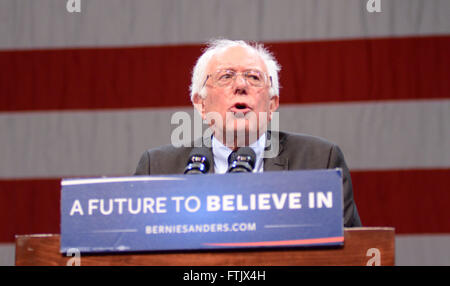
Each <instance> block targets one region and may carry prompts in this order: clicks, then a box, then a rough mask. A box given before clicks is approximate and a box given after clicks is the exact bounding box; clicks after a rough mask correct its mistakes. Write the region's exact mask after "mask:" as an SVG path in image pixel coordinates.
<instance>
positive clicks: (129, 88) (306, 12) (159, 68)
mask: <svg viewBox="0 0 450 286" xmlns="http://www.w3.org/2000/svg"><path fill="white" fill-rule="evenodd" d="M367 2H368V1H367V0H276V1H272V0H264V1H263V0H261V1H260V0H247V1H243V0H231V1H220V0H189V1H181V0H180V1H178V0H151V1H150V0H81V1H80V3H81V12H73V13H69V12H68V11H67V9H66V8H67V5H66V4H67V0H0V264H13V263H14V244H13V243H14V235H16V234H31V233H59V232H60V225H59V224H60V217H59V216H60V214H59V206H60V202H59V200H60V180H61V178H68V177H83V176H89V177H94V176H125V175H131V174H133V172H134V170H135V167H136V165H137V162H138V160H139V157H140V155H141V154H142V152H143V151H144V150H146V149H148V148H151V147H157V146H160V145H164V144H169V143H170V136H171V132H172V130H173V129H174V127H175V126H174V125H172V124H171V115H172V114H173V113H174V112H176V111H179V110H185V111H188V112H191V113H192V112H193V108H192V107H191V103H190V99H189V84H190V77H191V70H192V68H193V65H194V64H195V61H196V59H197V58H198V57H199V56H200V54H201V52H202V49H203V48H204V45H203V43H204V42H205V41H207V40H209V39H211V38H230V39H242V40H248V41H259V42H263V43H265V44H266V46H267V47H268V48H269V49H270V50H271V51H272V52H273V54H274V55H275V57H276V58H277V59H278V61H279V62H280V64H281V67H282V70H281V73H280V85H281V89H280V102H281V107H280V109H279V111H280V129H282V130H286V131H291V132H300V133H308V134H311V135H315V136H320V137H324V138H326V139H328V140H330V141H333V142H334V143H336V144H338V145H339V146H340V147H341V149H342V150H343V152H344V155H345V158H346V161H347V164H348V165H349V167H350V170H351V175H352V180H353V186H354V196H355V200H356V203H357V206H358V210H359V214H360V217H361V220H362V223H363V225H364V226H392V227H395V229H396V255H397V264H399V265H409V264H422V265H427V264H446V265H450V207H449V204H450V80H449V79H450V1H448V0H426V1H425V0H380V4H381V12H369V11H368V10H367Z"/></svg>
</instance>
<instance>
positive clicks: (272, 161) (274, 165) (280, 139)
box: [264, 131, 289, 171]
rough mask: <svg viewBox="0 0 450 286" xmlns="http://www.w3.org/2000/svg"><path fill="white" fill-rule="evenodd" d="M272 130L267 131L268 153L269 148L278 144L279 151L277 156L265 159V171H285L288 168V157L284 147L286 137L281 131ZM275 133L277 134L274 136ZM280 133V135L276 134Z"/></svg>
mask: <svg viewBox="0 0 450 286" xmlns="http://www.w3.org/2000/svg"><path fill="white" fill-rule="evenodd" d="M272 133H273V132H271V131H267V135H266V136H267V141H268V144H267V147H266V154H267V153H268V150H270V149H271V148H275V149H276V146H277V145H278V148H279V149H278V153H277V156H275V157H273V156H272V158H265V159H264V171H283V170H288V166H289V165H288V163H289V162H288V157H287V155H286V154H287V153H286V152H284V153H283V149H284V143H285V137H284V136H282V135H281V134H280V133H274V134H272ZM274 135H275V136H274ZM276 135H278V136H276Z"/></svg>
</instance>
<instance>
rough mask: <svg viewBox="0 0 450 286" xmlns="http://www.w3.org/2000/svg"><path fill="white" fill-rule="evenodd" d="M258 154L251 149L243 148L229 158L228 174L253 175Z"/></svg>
mask: <svg viewBox="0 0 450 286" xmlns="http://www.w3.org/2000/svg"><path fill="white" fill-rule="evenodd" d="M255 161H256V154H255V151H253V149H252V148H250V147H241V148H239V149H238V150H237V151H236V152H234V151H233V152H232V153H231V154H230V157H228V173H251V172H252V171H253V168H255Z"/></svg>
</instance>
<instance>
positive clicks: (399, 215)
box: [351, 169, 450, 234]
mask: <svg viewBox="0 0 450 286" xmlns="http://www.w3.org/2000/svg"><path fill="white" fill-rule="evenodd" d="M351 176H352V181H353V187H354V190H355V194H354V196H355V201H356V203H357V206H358V211H359V214H360V217H361V220H362V223H363V225H365V226H393V227H395V232H396V233H409V234H411V233H445V232H446V233H449V232H450V219H449V218H450V208H449V207H448V204H449V202H450V192H449V190H450V179H449V178H450V169H441V170H396V171H394V170H389V171H387V170H385V171H357V172H352V174H351Z"/></svg>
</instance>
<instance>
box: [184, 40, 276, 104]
mask: <svg viewBox="0 0 450 286" xmlns="http://www.w3.org/2000/svg"><path fill="white" fill-rule="evenodd" d="M235 46H241V47H243V48H246V49H249V50H250V51H252V52H256V54H258V55H259V56H260V57H261V59H262V60H263V62H264V64H265V65H266V68H267V72H268V73H269V74H268V75H269V76H270V77H271V79H272V86H271V87H270V89H269V94H270V96H271V97H273V96H280V94H279V89H280V86H279V83H278V72H279V71H280V69H281V68H280V65H279V64H278V62H277V61H276V59H275V57H274V56H273V55H272V53H271V52H269V51H268V50H267V49H266V48H265V47H264V46H263V45H262V44H257V43H255V44H249V43H247V42H245V41H233V40H228V39H214V40H211V41H209V42H208V46H207V47H206V49H205V51H204V52H203V54H202V55H201V56H200V57H199V58H198V60H197V63H196V64H195V66H194V69H193V71H192V80H191V86H190V88H189V89H190V92H191V101H193V99H194V95H195V94H199V95H200V96H201V97H202V98H205V97H206V90H205V89H203V84H204V82H205V80H206V76H207V75H206V68H207V66H208V64H209V61H210V60H211V59H212V57H213V56H214V55H216V54H218V53H221V52H223V51H225V50H227V49H228V48H231V47H235Z"/></svg>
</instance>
